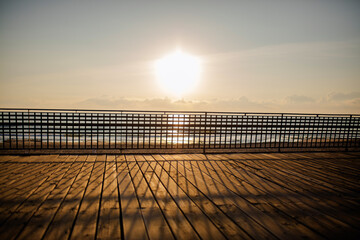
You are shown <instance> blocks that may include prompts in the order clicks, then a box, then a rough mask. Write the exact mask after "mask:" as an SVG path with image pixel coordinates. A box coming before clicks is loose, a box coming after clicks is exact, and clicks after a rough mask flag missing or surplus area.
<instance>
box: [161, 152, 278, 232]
mask: <svg viewBox="0 0 360 240" xmlns="http://www.w3.org/2000/svg"><path fill="white" fill-rule="evenodd" d="M177 156H178V155H162V156H160V157H162V160H165V161H166V162H167V163H168V164H169V165H170V166H172V167H173V168H175V170H176V172H175V175H173V176H172V178H173V179H176V182H177V184H178V185H179V186H180V187H181V188H182V189H183V190H184V191H185V192H186V193H187V195H188V196H189V197H190V198H191V199H192V200H193V201H194V202H195V203H196V204H197V206H199V208H201V209H202V211H203V212H204V213H205V214H206V215H207V216H209V217H210V218H211V220H212V222H213V223H214V224H215V225H216V227H217V228H218V229H219V230H220V231H221V232H222V233H223V234H224V236H225V237H226V238H235V239H238V238H241V239H248V238H250V236H249V235H248V234H247V233H246V232H245V231H244V229H242V227H241V226H239V225H237V224H236V222H234V221H233V219H232V218H231V217H230V216H229V215H228V213H227V212H226V211H224V207H226V208H232V207H233V205H230V203H229V202H227V200H226V198H224V195H222V194H223V193H219V192H216V193H215V192H211V190H209V189H210V188H213V187H214V186H213V184H212V183H210V182H207V183H205V182H204V181H203V180H202V179H199V178H198V177H197V176H196V174H197V173H195V172H192V171H188V170H187V169H186V167H185V164H186V161H184V160H182V159H175V158H176V157H177ZM154 157H155V159H159V156H156V155H154ZM174 160H175V161H174ZM181 166H182V167H181ZM170 174H172V173H171V171H170ZM179 176H182V177H179ZM215 191H216V190H215ZM215 195H216V196H215ZM214 196H215V197H214ZM227 204H228V205H227ZM232 211H233V212H236V211H237V209H236V208H233V209H232ZM268 235H271V234H268Z"/></svg>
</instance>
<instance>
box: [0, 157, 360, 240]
mask: <svg viewBox="0 0 360 240" xmlns="http://www.w3.org/2000/svg"><path fill="white" fill-rule="evenodd" d="M0 166H1V167H0V186H1V187H0V192H1V193H0V211H1V213H0V239H148V238H150V239H174V238H175V239H304V238H305V239H306V238H307V239H360V153H354V152H349V153H341V152H337V153H324V152H323V153H267V154H261V153H256V154H250V153H242V154H208V155H203V154H177V155H160V154H158V155H156V154H152V155H39V156H35V155H32V156H11V155H9V156H0Z"/></svg>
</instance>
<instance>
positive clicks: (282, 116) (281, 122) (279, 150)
mask: <svg viewBox="0 0 360 240" xmlns="http://www.w3.org/2000/svg"><path fill="white" fill-rule="evenodd" d="M283 118H284V114H283V113H282V114H281V120H280V132H279V149H278V152H281V132H282V125H283Z"/></svg>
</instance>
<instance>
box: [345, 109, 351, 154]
mask: <svg viewBox="0 0 360 240" xmlns="http://www.w3.org/2000/svg"><path fill="white" fill-rule="evenodd" d="M351 119H352V115H350V119H349V125H348V131H347V135H346V148H345V150H346V151H349V140H350V139H349V137H350V129H351Z"/></svg>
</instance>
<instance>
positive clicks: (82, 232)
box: [70, 155, 106, 239]
mask: <svg viewBox="0 0 360 240" xmlns="http://www.w3.org/2000/svg"><path fill="white" fill-rule="evenodd" d="M105 157H106V156H105V155H99V156H97V158H96V161H95V163H94V164H95V165H94V169H93V170H92V172H91V176H90V181H89V183H88V185H87V187H86V191H85V195H84V198H83V200H82V201H81V204H80V208H79V213H78V215H77V218H76V220H75V223H74V227H73V230H72V232H71V233H70V238H71V239H95V238H96V229H97V221H98V213H99V207H100V196H101V189H102V185H103V178H104V177H103V175H104V169H105Z"/></svg>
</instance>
